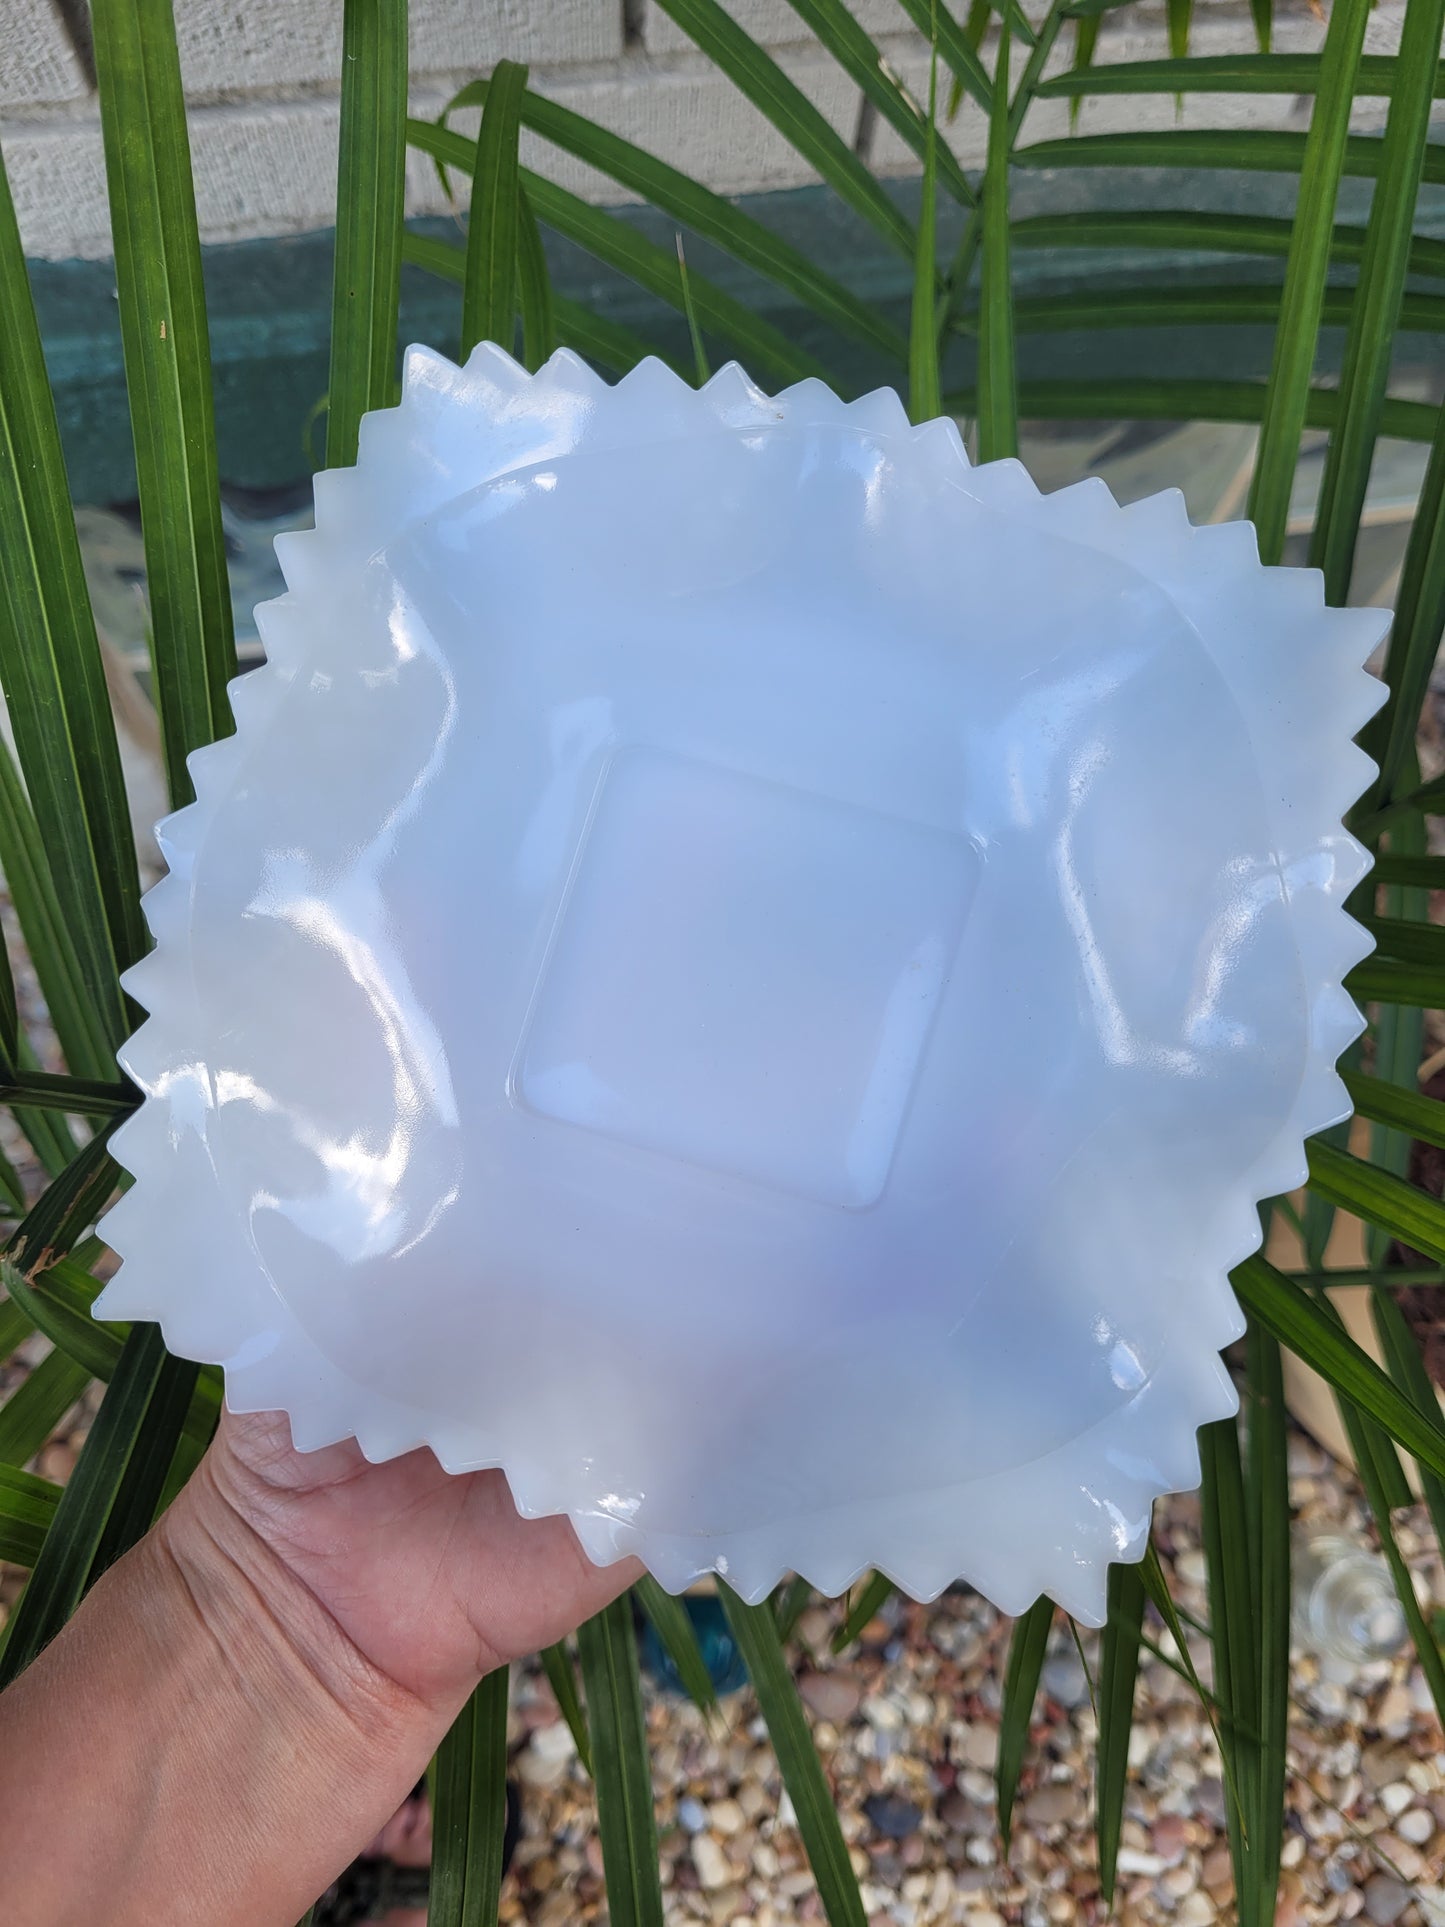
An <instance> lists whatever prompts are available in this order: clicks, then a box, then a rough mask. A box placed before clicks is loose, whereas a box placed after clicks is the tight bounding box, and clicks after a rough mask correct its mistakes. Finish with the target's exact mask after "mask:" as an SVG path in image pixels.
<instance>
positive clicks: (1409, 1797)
mask: <svg viewBox="0 0 1445 1927" xmlns="http://www.w3.org/2000/svg"><path fill="white" fill-rule="evenodd" d="M1414 1804H1415V1790H1414V1788H1413V1787H1411V1786H1409V1785H1408V1784H1407V1783H1406V1782H1405V1781H1404V1780H1392V1781H1391V1782H1390V1784H1389V1786H1382V1787H1381V1788H1380V1805H1381V1806H1382V1807H1383V1808H1384V1809H1385V1811H1386V1813H1388V1814H1389V1816H1390V1818H1391V1819H1392V1820H1393V1819H1394V1818H1395V1816H1396V1815H1397V1814H1400V1813H1403V1812H1404V1811H1405V1809H1406V1807H1409V1806H1413V1805H1414Z"/></svg>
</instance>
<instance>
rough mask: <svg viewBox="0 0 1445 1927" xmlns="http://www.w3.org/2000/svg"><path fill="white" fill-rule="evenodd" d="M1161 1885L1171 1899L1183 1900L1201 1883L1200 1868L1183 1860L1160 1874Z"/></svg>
mask: <svg viewBox="0 0 1445 1927" xmlns="http://www.w3.org/2000/svg"><path fill="white" fill-rule="evenodd" d="M1159 1885H1160V1887H1161V1888H1162V1889H1163V1891H1164V1892H1165V1893H1166V1894H1168V1895H1169V1896H1170V1898H1171V1899H1173V1900H1182V1899H1183V1898H1184V1896H1185V1895H1186V1894H1192V1893H1193V1892H1194V1889H1195V1888H1196V1887H1197V1886H1198V1885H1199V1870H1198V1869H1197V1868H1196V1867H1192V1866H1191V1865H1190V1864H1189V1862H1188V1861H1187V1860H1183V1861H1181V1862H1180V1863H1179V1865H1178V1866H1177V1867H1166V1868H1165V1869H1164V1871H1163V1873H1162V1874H1160V1876H1159Z"/></svg>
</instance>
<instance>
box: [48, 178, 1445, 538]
mask: <svg viewBox="0 0 1445 1927" xmlns="http://www.w3.org/2000/svg"><path fill="white" fill-rule="evenodd" d="M1346 188H1347V193H1346V195H1345V196H1344V197H1343V204H1342V206H1341V210H1340V218H1341V220H1344V221H1359V220H1361V219H1363V217H1364V213H1365V211H1366V208H1367V206H1368V192H1369V188H1368V183H1364V182H1349V183H1347V184H1346ZM889 191H890V193H892V194H894V195H895V196H896V198H897V199H898V200H899V202H900V203H901V204H902V205H903V206H904V207H905V208H906V209H907V210H908V212H909V213H910V215H912V213H913V212H914V204H915V203H916V200H917V196H918V184H917V182H916V181H906V182H898V183H894V184H893V185H892V186H891V187H890V190H889ZM1292 192H1293V189H1292V185H1291V183H1290V182H1289V181H1288V180H1287V179H1278V178H1276V177H1274V176H1268V175H1259V174H1251V175H1239V176H1230V175H1224V174H1218V173H1213V174H1207V175H1206V174H1196V175H1191V176H1188V177H1185V176H1172V177H1171V176H1167V175H1164V174H1162V173H1161V172H1159V171H1157V170H1136V171H1134V172H1132V173H1130V172H1123V171H1119V170H1100V169H1091V170H1068V171H1065V172H1062V173H1059V174H1057V175H1049V174H1044V173H1040V174H1032V173H1029V172H1027V171H1021V172H1020V173H1019V174H1018V176H1017V177H1016V182H1015V187H1014V196H1013V201H1014V213H1015V215H1016V216H1017V217H1020V218H1022V217H1024V216H1027V215H1029V214H1035V213H1041V212H1044V211H1051V212H1067V211H1070V210H1074V209H1081V210H1082V209H1094V208H1098V207H1111V208H1128V207H1138V208H1153V207H1158V206H1161V205H1170V204H1173V205H1176V206H1188V207H1192V208H1209V209H1214V210H1217V211H1220V212H1230V211H1236V210H1243V211H1247V212H1250V213H1276V214H1287V213H1288V212H1289V211H1290V197H1291V194H1292ZM742 205H744V206H746V207H747V209H748V211H749V212H750V213H752V214H754V215H756V216H757V217H758V218H759V219H761V220H763V221H766V222H767V223H768V224H769V225H770V226H772V227H775V228H776V229H777V230H778V231H779V232H780V233H782V234H784V235H786V236H787V238H788V239H789V240H791V241H793V242H794V243H795V244H796V245H797V246H799V247H800V248H802V249H803V250H805V251H806V252H807V253H809V254H812V255H814V256H815V257H816V258H817V259H819V260H821V261H826V262H827V264H828V266H829V268H830V270H831V271H832V272H834V273H836V274H837V275H838V276H839V277H840V278H841V279H843V280H845V281H847V282H848V284H849V285H850V286H851V287H853V288H854V289H855V290H856V291H857V292H858V293H859V294H860V295H862V296H864V297H865V298H867V299H868V300H870V301H872V302H875V303H877V304H878V305H879V306H880V307H881V308H882V309H883V310H884V311H885V312H886V314H887V315H888V317H889V319H890V320H892V321H893V322H894V323H895V324H896V325H897V326H898V327H900V328H901V329H902V330H904V332H905V333H906V330H907V325H908V308H909V300H910V295H911V287H910V278H911V277H910V273H909V269H908V264H907V263H906V262H905V261H903V260H901V259H900V258H899V257H898V255H897V254H896V253H895V252H894V251H893V250H892V249H889V248H886V247H885V246H884V244H883V243H881V242H880V241H879V240H878V238H877V236H876V235H875V234H874V232H873V230H872V229H871V228H869V227H868V226H867V225H866V224H865V223H863V222H862V221H860V220H859V219H858V218H857V217H856V216H854V215H852V214H851V213H850V212H849V211H848V210H847V209H846V208H844V207H843V206H841V205H840V204H839V202H838V201H837V200H836V199H835V197H833V196H832V195H831V194H829V193H828V192H827V191H826V190H824V189H821V188H804V189H798V190H794V191H789V192H786V193H779V194H768V195H754V196H750V197H747V198H746V199H745V200H744V201H743V203H742ZM624 218H626V219H628V220H629V221H632V222H635V223H636V225H637V226H638V227H639V228H641V229H642V230H643V231H644V232H646V233H648V234H649V235H650V236H651V237H652V238H654V239H657V240H661V241H664V242H669V243H670V241H671V238H672V232H673V224H672V223H671V222H670V221H668V220H667V219H666V218H665V217H663V216H659V215H658V214H656V213H655V212H654V211H652V210H651V209H647V208H641V207H634V208H629V209H627V210H624ZM957 219H958V216H957V211H956V210H953V209H949V210H947V211H946V212H945V213H944V214H943V216H942V218H941V221H940V258H941V259H944V260H946V259H948V257H949V255H950V253H951V252H952V247H953V243H954V241H955V239H956V234H955V233H954V232H951V231H950V224H951V223H952V224H954V225H955V226H956V222H957ZM416 225H417V226H418V227H420V228H421V229H423V230H425V231H429V232H432V233H437V234H441V235H443V236H445V237H447V238H455V237H456V236H457V233H458V229H457V227H456V224H455V223H453V222H450V221H447V220H432V221H424V222H419V223H417V224H416ZM1419 226H1420V229H1421V231H1422V232H1424V233H1427V234H1439V235H1445V191H1440V190H1432V191H1431V192H1430V193H1429V195H1428V197H1422V206H1421V209H1420V222H1419ZM545 238H546V243H547V255H548V262H549V266H550V269H551V272H552V275H553V278H554V281H555V283H556V286H557V287H558V289H559V290H560V291H561V292H562V293H564V294H566V295H569V296H570V297H571V298H572V299H573V300H577V301H583V302H586V303H588V304H589V305H592V306H594V307H595V309H596V310H597V311H598V312H599V313H601V314H603V315H605V316H607V317H609V318H610V319H613V320H616V321H619V322H625V323H627V324H629V325H630V326H632V327H634V328H636V329H637V330H638V331H639V332H640V333H642V334H643V335H645V336H646V337H647V338H648V339H649V340H652V341H655V342H657V343H658V344H659V345H660V346H662V347H664V348H666V349H668V350H670V351H671V352H673V353H674V354H676V355H677V356H678V357H679V358H681V359H683V360H686V359H688V357H689V355H690V349H689V345H688V340H687V334H686V327H685V324H684V322H683V321H682V320H681V318H680V317H678V316H675V315H673V314H672V313H671V312H670V311H669V310H668V309H666V308H664V307H663V306H662V304H661V303H659V302H657V301H655V300H654V299H653V298H652V297H650V296H648V295H645V294H643V293H642V292H641V291H640V290H639V289H637V288H636V287H634V286H633V285H632V284H631V283H630V282H628V281H626V280H625V279H623V277H622V276H620V275H618V274H616V273H614V272H613V271H611V270H609V269H605V268H601V267H599V266H598V265H597V264H596V263H595V262H594V261H592V259H591V258H590V257H589V256H587V255H585V254H583V253H582V252H581V250H579V249H578V248H576V247H574V246H572V245H571V244H570V243H567V242H564V241H561V240H559V239H558V238H557V237H556V236H555V235H550V234H549V235H547V236H546V237H545ZM331 248H332V239H331V235H330V234H329V233H323V234H310V235H297V236H291V237H287V238H283V239H279V240H270V241H249V242H240V243H235V244H231V245H225V246H217V247H212V248H209V249H207V250H206V256H205V273H206V293H207V305H208V308H209V311H210V317H211V343H212V351H213V356H214V363H215V390H216V418H217V433H218V437H219V442H220V455H221V470H222V475H223V477H224V479H225V480H226V481H227V482H228V483H229V484H231V485H232V486H237V487H243V488H274V487H279V486H283V485H286V484H288V483H294V482H296V481H297V480H299V479H301V478H303V477H304V476H305V475H306V474H307V473H308V472H309V470H310V467H311V462H310V460H309V458H308V454H307V449H306V445H305V434H304V431H305V427H306V424H307V421H308V418H310V417H311V415H312V413H313V411H314V410H315V408H316V406H317V404H318V403H319V401H320V399H321V397H322V395H323V393H324V390H325V386H326V360H327V357H326V331H327V326H328V316H329V312H330V278H331ZM687 257H688V261H689V263H690V264H692V265H694V266H696V267H697V268H699V269H700V270H702V271H704V272H705V273H707V274H709V275H711V276H712V277H713V278H714V279H715V280H716V281H718V282H719V283H721V284H722V285H723V286H724V287H725V288H726V289H727V290H728V291H729V292H730V293H732V294H734V295H736V296H737V297H738V298H739V299H740V300H743V301H745V302H746V303H747V304H748V305H749V306H751V307H754V308H756V309H757V310H759V311H760V312H765V313H766V314H767V315H768V317H769V319H770V320H772V321H774V322H775V323H776V324H777V325H779V326H781V327H783V328H785V329H786V330H787V332H788V333H790V334H791V335H793V336H794V337H795V338H796V339H797V340H798V341H799V342H800V344H801V345H803V346H805V347H806V348H808V349H809V350H810V351H811V352H812V353H813V354H815V355H816V356H817V357H818V359H819V360H820V361H822V362H823V363H824V364H825V365H826V366H827V367H828V368H829V369H830V370H832V371H833V374H834V378H835V380H836V382H837V384H838V386H839V387H841V388H842V389H843V390H844V391H845V392H849V393H859V392H862V391H863V390H864V389H865V388H869V387H872V386H876V385H877V384H879V383H895V384H896V383H900V382H901V381H902V379H903V370H902V369H901V368H894V367H892V366H890V365H889V364H888V363H887V362H886V361H884V360H882V359H881V358H879V357H877V356H874V355H870V354H869V353H868V352H867V351H866V350H863V349H860V348H859V347H857V346H856V345H855V344H853V343H850V342H846V341H844V340H843V339H842V338H841V337H839V336H837V335H836V334H835V333H833V331H832V330H830V329H828V328H827V327H825V326H824V325H822V324H821V323H819V322H818V321H817V320H815V319H814V318H813V317H812V316H811V315H809V314H807V313H804V312H802V311H800V310H799V309H797V308H796V307H795V306H794V305H793V304H792V303H791V302H790V301H789V300H787V299H786V298H784V297H782V296H780V295H779V294H778V292H777V290H776V289H774V288H773V287H772V286H771V285H770V284H769V283H767V282H766V281H764V280H763V279H762V278H761V277H760V276H758V275H757V274H756V273H754V272H753V271H751V270H750V269H747V268H743V267H740V266H739V265H737V264H736V263H735V262H732V261H731V260H729V259H728V258H727V257H726V256H723V255H721V254H720V253H719V252H718V251H717V250H716V249H714V248H711V247H709V246H708V245H707V244H706V243H705V242H703V241H700V240H697V239H695V238H693V239H689V240H688V242H687ZM1184 261H1189V262H1191V263H1192V265H1191V267H1190V273H1191V275H1194V276H1198V277H1208V278H1209V279H1214V280H1218V281H1221V282H1226V281H1227V282H1232V283H1236V284H1237V283H1238V282H1240V281H1241V280H1250V279H1255V278H1259V279H1264V280H1268V279H1270V278H1271V277H1272V276H1274V275H1276V274H1277V266H1276V264H1273V263H1271V262H1268V261H1263V260H1259V259H1249V258H1246V257H1238V256H1235V257H1227V256H1211V257H1208V258H1207V259H1201V257H1198V256H1185V255H1179V256H1173V255H1169V254H1164V253H1159V252H1153V253H1149V254H1139V255H1122V254H1117V253H1114V252H1111V251H1105V250H1101V249H1092V248H1088V249H1083V248H1081V249H1077V250H1075V249H1068V248H1060V249H1055V250H1047V251H1045V250H1033V249H1029V250H1023V249H1020V250H1019V251H1018V253H1017V255H1016V271H1017V284H1018V290H1019V293H1020V294H1032V295H1040V294H1046V293H1048V292H1049V291H1050V290H1054V289H1057V290H1059V291H1063V290H1065V289H1074V288H1083V287H1098V286H1100V285H1101V284H1109V283H1114V284H1117V283H1118V281H1119V279H1120V278H1121V277H1124V276H1127V278H1128V279H1129V281H1130V282H1131V283H1132V284H1135V285H1143V284H1147V283H1149V282H1157V283H1165V284H1167V283H1169V282H1172V281H1174V280H1177V277H1178V273H1179V269H1180V265H1181V263H1182V262H1184ZM31 274H32V279H33V282H34V286H35V293H36V300H37V304H38V306H39V309H40V315H41V323H42V327H43V330H44V334H45V340H46V352H47V358H48V361H49V365H50V370H51V376H52V379H53V381H54V383H55V389H56V400H57V405H58V408H59V413H60V422H61V431H62V434H63V437H64V441H65V449H66V457H67V461H68V463H69V466H70V474H71V482H72V487H73V490H74V493H75V497H76V500H77V501H82V502H111V501H127V500H129V499H130V498H131V497H132V496H133V494H134V476H133V470H132V466H131V456H130V444H129V435H128V431H127V426H126V418H125V387H124V381H123V378H122V371H121V359H120V335H119V329H118V325H117V317H116V302H115V293H114V280H113V277H112V273H111V268H110V264H109V263H108V262H89V261H73V262H34V263H32V264H31ZM459 312H460V308H459V296H458V293H457V291H456V289H454V288H452V287H450V286H447V285H444V284H443V283H441V282H439V281H437V280H435V279H434V278H433V277H431V276H429V275H426V274H423V273H421V272H420V271H419V270H416V269H412V268H408V269H407V270H406V271H405V280H404V287H403V295H402V331H401V333H402V340H403V341H426V342H429V343H431V344H432V345H433V346H434V347H437V348H440V349H441V350H443V351H444V352H445V351H448V350H452V349H454V348H455V345H456V340H457V333H458V322H459ZM1270 345H1271V343H1270V331H1269V330H1268V329H1267V328H1258V327H1251V328H1243V327H1238V328H1216V329H1198V330H1194V331H1192V332H1185V331H1183V330H1174V331H1165V330H1162V329H1154V330H1147V331H1136V332H1128V331H1124V330H1110V331H1105V332H1104V333H1101V334H1093V335H1089V334H1047V335H1037V336H1034V337H1029V338H1025V339H1024V340H1023V341H1022V342H1021V344H1020V353H1019V365H1020V372H1021V374H1022V375H1023V377H1024V378H1026V379H1027V378H1030V377H1032V378H1039V377H1047V376H1054V377H1064V378H1067V377H1070V376H1078V375H1082V374H1088V375H1092V376H1095V377H1098V378H1101V379H1102V378H1106V377H1110V376H1122V375H1128V374H1135V375H1144V374H1150V373H1168V374H1174V375H1178V374H1188V375H1191V376H1195V377H1197V378H1201V379H1204V378H1208V377H1211V376H1231V377H1234V378H1242V377H1257V376H1263V375H1264V374H1265V372H1266V371H1267V369H1268V365H1269V354H1270ZM709 348H710V349H714V348H715V349H716V352H714V354H713V357H712V358H713V360H714V363H715V364H716V363H717V362H719V361H721V360H722V359H724V358H725V354H726V344H723V343H718V344H713V343H711V342H710V343H709ZM1323 350H1324V357H1325V366H1326V368H1328V366H1329V365H1330V363H1331V361H1332V359H1333V357H1335V356H1337V354H1338V351H1339V342H1338V340H1337V339H1331V338H1330V337H1326V339H1325V341H1324V344H1323ZM1424 351H1425V344H1421V343H1418V342H1417V343H1415V344H1413V345H1412V352H1415V353H1423V352H1424ZM972 371H973V356H972V346H971V343H969V342H967V341H957V342H955V343H954V344H953V345H952V347H951V349H950V353H949V357H948V361H947V365H946V367H945V370H944V387H945V388H952V387H959V386H966V385H968V384H969V383H970V381H971V379H972ZM318 446H319V438H318Z"/></svg>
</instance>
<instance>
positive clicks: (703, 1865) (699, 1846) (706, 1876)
mask: <svg viewBox="0 0 1445 1927" xmlns="http://www.w3.org/2000/svg"><path fill="white" fill-rule="evenodd" d="M692 1864H693V1866H694V1867H696V1868H697V1877H698V1879H699V1880H700V1881H701V1882H702V1884H703V1887H704V1888H705V1890H706V1891H707V1892H708V1893H714V1892H716V1890H717V1889H718V1888H719V1887H727V1886H731V1884H732V1878H733V1870H732V1867H731V1866H730V1865H729V1862H728V1857H727V1855H726V1854H725V1853H724V1852H723V1850H722V1848H721V1847H720V1846H719V1844H718V1842H717V1841H716V1840H714V1838H713V1837H712V1835H711V1834H710V1833H697V1834H694V1835H693V1840H692Z"/></svg>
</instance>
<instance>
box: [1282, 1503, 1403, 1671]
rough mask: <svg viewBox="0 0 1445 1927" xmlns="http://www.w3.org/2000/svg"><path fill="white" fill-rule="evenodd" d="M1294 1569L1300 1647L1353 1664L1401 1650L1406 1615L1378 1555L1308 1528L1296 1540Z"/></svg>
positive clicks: (1337, 1535) (1341, 1537) (1339, 1535)
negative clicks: (1306, 1532) (1306, 1531)
mask: <svg viewBox="0 0 1445 1927" xmlns="http://www.w3.org/2000/svg"><path fill="white" fill-rule="evenodd" d="M1293 1568H1294V1572H1293V1576H1294V1635H1295V1638H1296V1639H1297V1640H1298V1642H1299V1643H1300V1645H1302V1646H1305V1647H1307V1648H1308V1649H1309V1651H1311V1652H1312V1653H1314V1654H1316V1655H1317V1656H1318V1657H1319V1658H1321V1659H1331V1660H1337V1661H1339V1662H1340V1663H1341V1664H1344V1665H1355V1666H1360V1665H1364V1664H1366V1663H1367V1662H1368V1661H1370V1660H1376V1659H1389V1658H1391V1657H1392V1655H1394V1654H1395V1653H1397V1652H1399V1650H1400V1648H1401V1646H1403V1645H1404V1643H1405V1615H1404V1612H1403V1611H1402V1609H1401V1606H1400V1599H1399V1595H1398V1593H1397V1592H1396V1591H1395V1582H1394V1579H1393V1578H1392V1577H1391V1574H1390V1568H1389V1567H1388V1566H1387V1565H1386V1564H1385V1561H1384V1560H1383V1559H1382V1558H1381V1557H1380V1555H1379V1554H1378V1553H1375V1552H1368V1551H1367V1550H1366V1549H1365V1548H1364V1547H1363V1546H1361V1545H1359V1544H1357V1543H1356V1541H1355V1540H1353V1539H1349V1538H1346V1537H1345V1536H1344V1534H1342V1533H1337V1532H1311V1533H1308V1534H1304V1535H1302V1536H1301V1537H1300V1538H1299V1540H1298V1541H1297V1543H1296V1545H1295V1550H1294V1560H1293Z"/></svg>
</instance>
